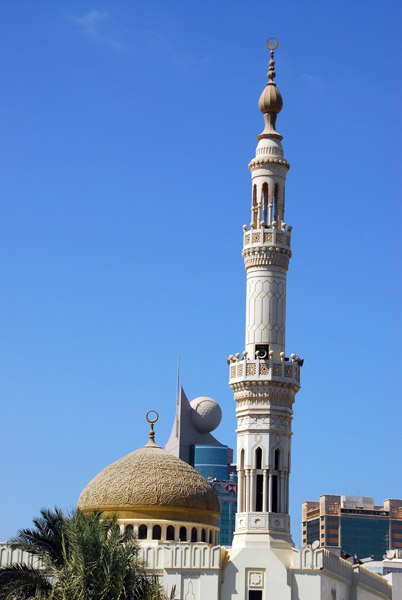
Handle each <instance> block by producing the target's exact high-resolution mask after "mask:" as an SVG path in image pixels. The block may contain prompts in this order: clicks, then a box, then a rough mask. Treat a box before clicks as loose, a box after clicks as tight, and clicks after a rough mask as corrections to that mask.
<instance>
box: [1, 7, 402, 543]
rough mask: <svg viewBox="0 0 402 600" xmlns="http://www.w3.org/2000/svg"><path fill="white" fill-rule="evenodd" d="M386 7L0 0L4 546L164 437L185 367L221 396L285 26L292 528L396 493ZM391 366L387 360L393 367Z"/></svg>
mask: <svg viewBox="0 0 402 600" xmlns="http://www.w3.org/2000/svg"><path fill="white" fill-rule="evenodd" d="M398 4H399V3H398V2H396V1H395V2H392V1H385V2H384V1H382V2H379V1H371V2H367V1H364V2H363V1H350V0H349V1H347V2H346V1H338V2H322V1H318V0H317V1H303V2H297V1H287V2H266V1H258V0H257V1H254V2H240V1H233V0H231V1H227V0H221V1H220V2H216V1H203V2H194V1H191V0H187V1H175V2H162V1H152V0H151V1H148V2H139V1H137V0H132V1H128V0H126V1H123V0H121V1H114V2H106V1H105V2H98V1H97V0H94V1H93V2H87V1H86V0H80V1H79V2H78V1H76V2H74V1H67V0H65V1H64V2H63V1H59V0H51V1H50V0H41V1H40V2H31V1H28V0H25V1H24V0H21V1H20V0H8V1H7V0H6V1H4V2H3V3H2V5H1V8H0V20H1V29H2V31H1V35H0V39H1V45H2V64H1V69H2V78H1V79H2V99H1V139H2V152H1V218H0V227H1V231H0V235H1V247H0V262H1V338H2V342H1V344H2V351H1V363H0V369H1V374H0V375H1V379H0V381H1V383H0V385H1V390H0V393H1V406H2V408H1V417H0V418H1V461H0V484H1V492H0V540H5V539H7V537H8V536H11V535H13V534H14V533H15V532H16V530H17V529H18V528H20V527H24V526H28V525H29V524H30V523H31V519H32V517H33V516H35V515H37V514H38V511H39V509H40V508H41V507H42V506H46V507H51V506H53V505H55V504H57V505H59V506H61V507H63V508H66V507H72V506H74V505H75V504H76V501H77V499H78V496H79V494H80V492H81V490H82V488H83V487H84V486H85V485H86V484H87V483H88V481H89V480H90V479H91V478H92V477H93V476H94V475H96V474H97V473H98V472H99V471H100V470H101V469H103V468H104V467H106V466H107V465H108V464H110V463H111V462H112V461H114V460H116V459H118V458H119V457H121V456H123V455H124V454H126V453H128V452H130V451H132V450H134V449H136V448H138V447H139V446H140V445H142V444H143V443H144V442H145V441H146V439H147V432H148V427H147V424H146V423H145V421H144V415H145V412H146V411H147V410H149V409H156V410H157V411H158V412H159V413H160V417H161V418H160V421H159V423H158V424H157V426H156V436H157V441H158V442H160V443H161V444H162V445H164V444H165V442H166V440H167V438H168V436H169V433H170V429H171V425H172V422H173V418H174V408H175V388H176V361H177V355H178V353H180V356H181V383H182V385H183V386H184V389H185V391H186V393H187V395H188V397H189V398H190V399H191V398H194V397H195V396H199V395H209V396H212V397H213V398H215V399H216V400H217V401H219V402H220V404H221V405H222V408H223V414H224V416H223V421H222V424H221V425H220V427H219V428H218V430H217V431H216V435H217V437H218V438H219V439H220V440H221V441H222V442H224V443H227V444H228V445H230V446H232V447H235V444H236V438H235V407H234V400H233V395H232V392H231V390H230V389H229V387H228V385H227V379H228V368H227V365H226V360H225V359H226V357H227V356H228V355H229V354H231V353H235V352H238V351H239V352H240V351H242V350H243V349H244V309H245V272H244V267H243V261H242V258H241V254H240V253H241V245H242V225H243V224H244V223H249V221H250V214H249V207H250V189H251V187H250V176H249V172H248V169H247V165H248V162H249V160H250V159H251V158H252V157H253V156H254V152H255V146H256V143H257V142H256V135H257V134H258V133H260V131H261V130H262V127H263V125H262V116H261V114H260V112H259V110H258V107H257V101H258V97H259V95H260V93H261V91H262V89H263V87H264V85H265V82H266V72H267V66H268V58H269V57H268V53H267V50H266V47H265V41H266V39H267V38H268V37H269V36H276V37H278V38H279V48H278V50H277V53H276V67H277V68H276V72H277V82H278V87H279V89H280V90H281V93H282V96H283V98H284V108H283V111H282V113H281V114H280V116H279V119H278V129H279V131H280V132H281V133H282V134H283V135H284V141H283V143H284V147H285V156H286V158H287V159H288V160H289V161H290V163H291V170H290V172H289V175H288V183H287V193H286V202H287V206H286V209H287V216H286V220H287V223H288V224H291V225H292V226H293V258H292V261H291V265H290V270H289V273H288V282H289V283H288V302H287V352H288V353H289V354H290V353H291V352H296V353H297V354H299V355H300V356H302V357H304V358H305V364H304V367H303V370H302V390H301V391H300V392H299V394H298V396H297V400H296V404H295V411H294V421H293V425H294V436H293V460H292V476H291V516H292V531H293V534H294V539H295V541H296V542H300V520H301V519H300V515H301V502H302V500H306V499H312V500H314V499H318V496H319V494H322V493H339V494H342V493H348V494H356V493H359V494H360V495H368V496H374V497H375V501H376V502H382V500H383V499H384V498H387V497H394V498H395V497H397V498H401V497H402V486H401V470H402V469H401V433H400V431H401V409H400V398H401V393H400V392H401V390H400V387H399V382H400V377H401V369H400V365H401V362H400V360H401V356H400V336H401V329H400V321H399V317H400V281H399V280H398V275H399V270H400V266H401V265H400V261H399V260H398V252H399V251H400V230H399V226H400V223H398V218H399V216H400V215H399V208H400V205H399V202H398V201H397V191H398V192H399V191H400V187H401V180H400V177H399V176H398V168H399V166H400V161H401V146H400V139H401V120H400V107H399V104H400V101H401V88H400V79H399V76H400V55H401V44H400V26H401V19H400V17H399V13H398ZM398 355H399V356H398Z"/></svg>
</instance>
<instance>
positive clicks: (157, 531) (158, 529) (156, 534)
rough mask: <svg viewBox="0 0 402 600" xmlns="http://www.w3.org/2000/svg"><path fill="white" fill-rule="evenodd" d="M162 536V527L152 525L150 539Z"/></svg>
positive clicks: (157, 538)
mask: <svg viewBox="0 0 402 600" xmlns="http://www.w3.org/2000/svg"><path fill="white" fill-rule="evenodd" d="M161 536H162V529H161V526H160V525H154V526H153V528H152V539H153V540H160V539H161Z"/></svg>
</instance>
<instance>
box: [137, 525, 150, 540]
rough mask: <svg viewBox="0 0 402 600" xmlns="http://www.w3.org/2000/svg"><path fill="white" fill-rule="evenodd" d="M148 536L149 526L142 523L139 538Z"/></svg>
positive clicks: (144, 538)
mask: <svg viewBox="0 0 402 600" xmlns="http://www.w3.org/2000/svg"><path fill="white" fill-rule="evenodd" d="M147 536H148V527H147V526H146V525H140V526H139V528H138V539H139V540H146V539H147Z"/></svg>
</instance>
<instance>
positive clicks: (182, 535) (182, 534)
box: [179, 527, 187, 542]
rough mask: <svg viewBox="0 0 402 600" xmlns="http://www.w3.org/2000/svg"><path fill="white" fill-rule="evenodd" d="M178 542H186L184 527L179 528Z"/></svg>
mask: <svg viewBox="0 0 402 600" xmlns="http://www.w3.org/2000/svg"><path fill="white" fill-rule="evenodd" d="M179 540H180V541H181V542H187V529H186V528H185V527H180V532H179Z"/></svg>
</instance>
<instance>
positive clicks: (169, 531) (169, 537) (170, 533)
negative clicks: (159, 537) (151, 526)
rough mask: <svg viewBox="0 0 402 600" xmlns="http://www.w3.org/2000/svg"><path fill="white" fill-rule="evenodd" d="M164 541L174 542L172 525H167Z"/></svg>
mask: <svg viewBox="0 0 402 600" xmlns="http://www.w3.org/2000/svg"><path fill="white" fill-rule="evenodd" d="M166 539H167V540H171V541H172V540H174V527H173V525H168V527H167V529H166Z"/></svg>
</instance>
